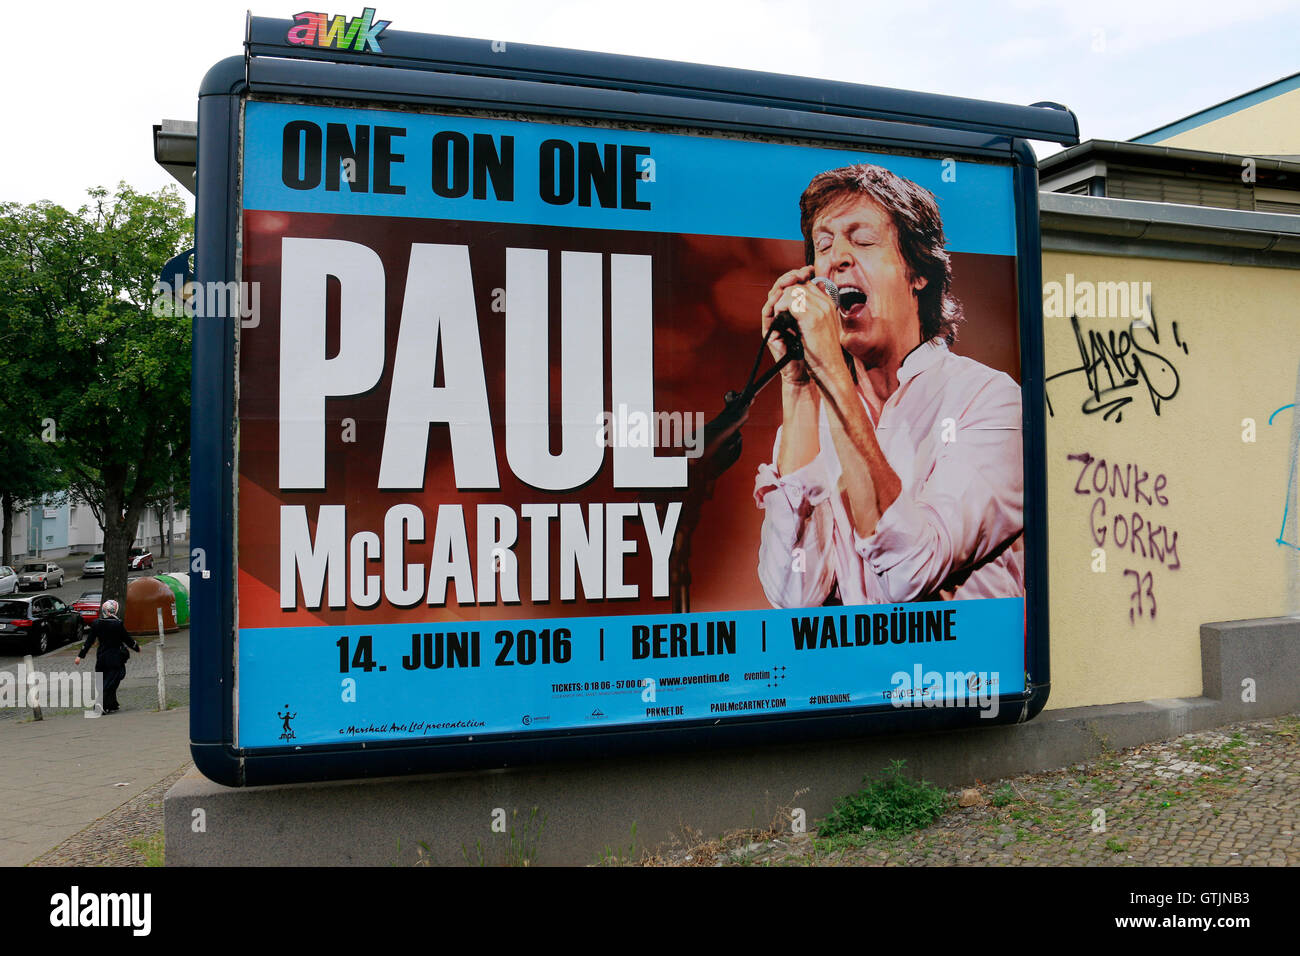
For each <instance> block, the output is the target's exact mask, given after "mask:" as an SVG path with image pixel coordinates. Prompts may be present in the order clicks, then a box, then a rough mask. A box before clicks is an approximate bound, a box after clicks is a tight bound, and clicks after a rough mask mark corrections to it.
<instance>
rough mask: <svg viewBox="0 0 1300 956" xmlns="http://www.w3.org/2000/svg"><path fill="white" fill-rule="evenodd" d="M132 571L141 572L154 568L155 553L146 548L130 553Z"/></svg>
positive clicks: (132, 550)
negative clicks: (144, 569)
mask: <svg viewBox="0 0 1300 956" xmlns="http://www.w3.org/2000/svg"><path fill="white" fill-rule="evenodd" d="M130 560H131V570H132V571H139V570H141V569H143V568H152V567H153V552H152V551H146V550H145V549H144V548H132V549H131V552H130Z"/></svg>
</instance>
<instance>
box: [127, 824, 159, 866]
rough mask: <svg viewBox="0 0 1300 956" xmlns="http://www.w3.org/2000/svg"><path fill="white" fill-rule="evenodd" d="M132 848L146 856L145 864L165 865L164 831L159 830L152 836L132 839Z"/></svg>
mask: <svg viewBox="0 0 1300 956" xmlns="http://www.w3.org/2000/svg"><path fill="white" fill-rule="evenodd" d="M129 845H130V847H131V849H133V850H135V852H137V853H139V854H140V855H141V856H142V857H144V865H145V866H162V865H163V833H162V831H161V830H159V831H158V832H157V833H155V834H154V835H153V836H151V837H145V838H141V839H136V840H132V841H131V843H130V844H129Z"/></svg>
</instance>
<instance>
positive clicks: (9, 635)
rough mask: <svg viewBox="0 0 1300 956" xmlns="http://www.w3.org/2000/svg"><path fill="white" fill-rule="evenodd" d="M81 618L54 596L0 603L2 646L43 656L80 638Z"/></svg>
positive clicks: (12, 599) (0, 601)
mask: <svg viewBox="0 0 1300 956" xmlns="http://www.w3.org/2000/svg"><path fill="white" fill-rule="evenodd" d="M81 628H82V621H81V615H80V614H78V613H77V612H76V611H74V610H73V609H72V608H70V607H68V606H67V605H66V604H64V603H63V602H62V601H60V600H59V599H58V598H56V597H54V596H53V595H45V594H42V595H38V596H37V597H21V598H20V597H11V598H5V599H4V600H0V643H6V644H8V643H13V644H21V645H22V646H23V647H24V649H26V650H27V651H28V652H29V653H32V654H44V653H45V652H46V651H48V650H50V649H51V648H54V647H58V646H59V645H60V644H67V643H70V642H71V641H75V640H76V639H77V638H78V637H80V635H81Z"/></svg>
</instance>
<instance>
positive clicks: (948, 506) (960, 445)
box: [854, 375, 1024, 602]
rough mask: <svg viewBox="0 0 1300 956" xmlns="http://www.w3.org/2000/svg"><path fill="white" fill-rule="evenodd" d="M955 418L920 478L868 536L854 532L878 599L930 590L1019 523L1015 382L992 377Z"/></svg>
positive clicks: (1009, 535)
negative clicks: (948, 437) (950, 435)
mask: <svg viewBox="0 0 1300 956" xmlns="http://www.w3.org/2000/svg"><path fill="white" fill-rule="evenodd" d="M955 423H956V431H955V435H954V437H953V439H952V440H951V441H949V442H948V443H946V444H943V445H942V447H941V448H940V449H939V452H938V455H937V457H936V460H935V465H934V468H933V470H932V471H931V473H930V475H929V476H928V477H927V478H926V479H925V481H924V482H923V483H922V484H920V485H919V486H913V490H912V491H911V492H909V491H908V489H907V488H904V489H903V491H902V493H901V494H899V496H898V498H897V499H896V500H895V501H894V502H893V503H892V504H891V505H890V506H889V507H888V508H886V509H885V512H884V514H883V515H881V517H880V521H879V523H878V524H877V525H876V528H875V530H874V531H873V533H872V534H871V535H869V536H867V537H865V538H863V537H859V536H855V537H854V548H855V550H856V551H857V553H858V555H859V556H860V557H861V558H862V561H863V571H864V577H865V579H866V580H865V584H866V586H867V589H868V593H870V594H872V595H873V597H875V598H876V599H877V600H879V601H882V602H895V601H900V602H901V601H914V600H916V599H917V598H920V597H923V596H926V595H931V594H934V593H935V592H937V591H938V590H939V587H940V585H943V584H945V582H949V579H950V578H951V577H952V576H953V575H954V574H956V573H957V572H960V571H962V570H964V569H970V568H972V567H974V566H976V565H978V564H979V563H980V562H982V561H984V560H985V559H986V558H988V557H989V556H990V555H991V554H993V553H994V552H995V551H996V550H997V549H998V548H1000V547H1002V546H1003V545H1004V544H1006V543H1007V542H1008V541H1010V540H1012V539H1014V538H1015V537H1016V536H1017V535H1019V534H1020V533H1021V532H1022V531H1023V529H1024V467H1023V451H1022V444H1021V409H1020V387H1019V386H1018V385H1016V383H1015V382H1013V381H1012V380H1011V379H1010V378H1008V377H1007V376H1005V375H999V376H996V377H994V378H992V379H990V381H989V382H988V383H987V384H985V385H984V387H982V388H980V389H979V390H978V391H977V392H976V394H975V395H974V396H973V397H972V399H971V400H970V401H969V403H968V404H967V406H966V409H965V410H964V411H963V412H962V413H961V414H960V415H959V416H957V417H956V419H955ZM934 440H939V439H934ZM950 583H951V582H950Z"/></svg>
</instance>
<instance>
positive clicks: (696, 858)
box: [638, 715, 1300, 866]
mask: <svg viewBox="0 0 1300 956" xmlns="http://www.w3.org/2000/svg"><path fill="white" fill-rule="evenodd" d="M950 796H951V799H952V804H953V806H952V808H951V809H949V810H948V811H947V812H946V813H945V814H944V815H943V816H942V817H940V818H939V819H938V820H937V821H936V822H935V823H934V824H932V825H931V826H929V827H927V828H926V829H924V830H921V831H918V832H915V833H911V834H907V835H905V836H900V837H886V836H883V835H880V834H874V833H863V834H860V835H859V834H854V835H841V836H836V837H830V838H826V839H821V838H818V837H817V836H816V835H815V833H814V834H812V835H809V834H799V835H790V832H789V830H790V825H789V822H788V819H787V820H786V821H785V823H784V826H783V827H782V829H784V831H785V832H784V834H781V835H777V834H775V833H774V832H773V831H771V830H769V831H768V832H766V833H755V832H752V831H751V832H747V833H737V834H732V835H730V836H729V837H727V838H724V839H723V840H714V841H709V842H703V843H702V842H696V843H694V845H689V846H688V845H685V844H683V845H679V846H678V847H676V848H674V849H673V850H672V851H670V852H665V853H661V854H660V855H658V856H655V857H651V858H648V859H642V860H640V861H638V862H641V863H644V864H648V865H669V866H701V865H703V866H755V865H757V866H790V865H804V866H806V865H813V866H952V865H958V866H960V865H967V864H969V865H977V866H1017V865H1032V866H1198V865H1219V866H1238V865H1241V866H1286V865H1291V866H1295V865H1297V864H1300V717H1298V716H1297V715H1289V716H1284V717H1278V718H1272V719H1268V720H1260V721H1253V722H1250V723H1241V724H1233V725H1231V726H1228V727H1224V728H1220V729H1218V730H1212V731H1202V732H1199V733H1194V734H1188V735H1186V736H1183V737H1178V738H1175V739H1173V740H1168V741H1162V742H1158V743H1151V744H1145V745H1143V746H1140V747H1134V748H1131V749H1128V750H1124V751H1121V752H1117V753H1106V754H1104V755H1103V756H1102V757H1101V758H1099V759H1097V760H1094V761H1091V762H1089V763H1086V764H1076V765H1074V766H1071V767H1066V768H1064V769H1061V770H1055V771H1051V772H1046V773H1036V774H1025V775H1022V776H1018V777H1011V778H1006V779H1003V780H996V781H972V782H971V784H970V785H969V786H968V787H966V788H962V789H959V790H954V791H952V792H951V794H950ZM959 796H960V797H964V799H963V801H962V802H967V803H971V804H972V805H970V806H966V807H961V806H957V802H958V799H959ZM1099 810H1100V811H1102V813H1100V814H1099V813H1097V811H1099ZM813 823H814V821H811V820H810V821H808V825H809V828H810V829H811V828H812V826H813ZM686 842H687V843H689V841H686Z"/></svg>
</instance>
